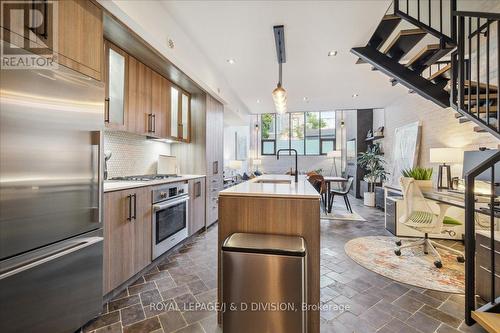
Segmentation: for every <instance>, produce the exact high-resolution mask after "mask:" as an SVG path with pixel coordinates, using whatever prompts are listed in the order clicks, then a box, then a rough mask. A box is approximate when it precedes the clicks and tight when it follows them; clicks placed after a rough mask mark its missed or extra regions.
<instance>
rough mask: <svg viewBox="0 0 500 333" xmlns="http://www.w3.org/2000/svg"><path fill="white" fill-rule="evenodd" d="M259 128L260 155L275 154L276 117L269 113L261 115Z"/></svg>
mask: <svg viewBox="0 0 500 333" xmlns="http://www.w3.org/2000/svg"><path fill="white" fill-rule="evenodd" d="M260 128H261V143H262V147H261V152H262V155H274V154H276V115H274V114H271V113H266V114H263V115H262V117H261V125H260Z"/></svg>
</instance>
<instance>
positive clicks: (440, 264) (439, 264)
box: [434, 260, 443, 268]
mask: <svg viewBox="0 0 500 333" xmlns="http://www.w3.org/2000/svg"><path fill="white" fill-rule="evenodd" d="M434 266H436V267H437V268H441V267H443V264H442V263H441V261H439V260H436V261H434Z"/></svg>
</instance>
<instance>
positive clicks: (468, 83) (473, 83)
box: [464, 80, 497, 91]
mask: <svg viewBox="0 0 500 333" xmlns="http://www.w3.org/2000/svg"><path fill="white" fill-rule="evenodd" d="M464 85H465V86H470V87H472V88H476V87H477V82H476V81H470V80H465V81H464ZM479 89H486V83H483V82H480V83H479ZM490 90H494V91H497V86H495V85H493V84H490Z"/></svg>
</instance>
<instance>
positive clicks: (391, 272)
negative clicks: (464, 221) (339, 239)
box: [345, 236, 465, 294]
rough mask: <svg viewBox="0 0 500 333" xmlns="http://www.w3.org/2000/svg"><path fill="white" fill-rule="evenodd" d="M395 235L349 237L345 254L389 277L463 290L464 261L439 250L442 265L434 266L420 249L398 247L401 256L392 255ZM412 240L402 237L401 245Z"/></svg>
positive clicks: (441, 287) (421, 284)
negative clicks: (461, 261) (350, 238)
mask: <svg viewBox="0 0 500 333" xmlns="http://www.w3.org/2000/svg"><path fill="white" fill-rule="evenodd" d="M395 240H396V238H394V237H385V236H368V237H360V238H355V239H352V240H350V241H349V242H347V243H346V245H345V252H346V254H347V255H348V256H349V257H351V258H352V259H353V260H354V261H355V262H357V263H358V264H360V265H361V266H363V267H365V268H367V269H369V270H371V271H373V272H375V273H378V274H380V275H383V276H385V277H387V278H389V279H392V280H395V281H398V282H402V283H405V284H409V285H412V286H417V287H420V288H426V289H432V290H436V291H442V292H447V293H455V294H463V293H464V276H465V275H464V274H465V273H464V264H463V263H459V262H457V260H456V256H455V255H453V254H451V253H449V252H447V251H444V250H442V249H440V250H439V253H440V254H441V258H442V263H443V267H442V268H436V267H435V266H434V257H433V256H432V255H430V254H428V255H426V254H424V252H423V249H422V248H412V249H402V250H401V252H402V254H401V256H399V257H398V256H396V255H395V254H394V249H395V248H396V245H395V243H394V242H395ZM412 241H415V240H414V239H404V240H402V242H403V245H404V244H405V243H408V242H412Z"/></svg>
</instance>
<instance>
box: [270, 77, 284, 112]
mask: <svg viewBox="0 0 500 333" xmlns="http://www.w3.org/2000/svg"><path fill="white" fill-rule="evenodd" d="M273 101H274V108H275V109H276V112H278V113H285V112H286V90H285V89H284V88H283V87H282V86H281V84H278V86H277V87H276V89H274V90H273Z"/></svg>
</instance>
